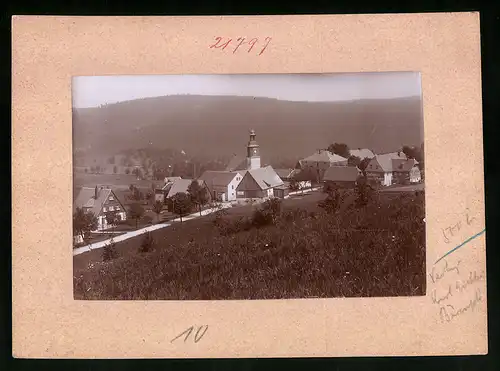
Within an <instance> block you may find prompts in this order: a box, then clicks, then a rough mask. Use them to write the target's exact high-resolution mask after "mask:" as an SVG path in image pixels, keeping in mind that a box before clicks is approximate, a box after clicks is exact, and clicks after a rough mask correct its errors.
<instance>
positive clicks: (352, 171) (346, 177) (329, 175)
mask: <svg viewBox="0 0 500 371" xmlns="http://www.w3.org/2000/svg"><path fill="white" fill-rule="evenodd" d="M360 174H361V172H360V171H359V169H358V168H357V167H354V166H330V167H329V168H328V169H327V170H326V171H325V175H324V176H323V180H326V181H333V182H355V181H356V179H358V176H359V175H360Z"/></svg>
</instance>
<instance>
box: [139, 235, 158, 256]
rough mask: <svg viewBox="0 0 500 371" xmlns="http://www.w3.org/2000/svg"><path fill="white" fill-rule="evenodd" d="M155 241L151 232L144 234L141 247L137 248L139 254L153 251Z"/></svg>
mask: <svg viewBox="0 0 500 371" xmlns="http://www.w3.org/2000/svg"><path fill="white" fill-rule="evenodd" d="M154 244H155V241H154V239H153V235H152V234H151V232H149V231H148V232H146V233H145V234H144V237H143V238H142V241H141V245H140V246H139V252H149V251H151V250H152V249H153V247H154Z"/></svg>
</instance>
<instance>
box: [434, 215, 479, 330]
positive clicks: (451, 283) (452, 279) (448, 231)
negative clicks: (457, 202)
mask: <svg viewBox="0 0 500 371" xmlns="http://www.w3.org/2000/svg"><path fill="white" fill-rule="evenodd" d="M476 220H477V218H475V217H473V216H472V215H471V214H470V212H469V210H466V212H465V213H464V216H463V218H462V219H457V221H456V222H454V223H453V224H452V225H450V226H447V227H446V228H442V230H441V231H442V234H443V242H444V243H445V244H448V245H449V244H453V245H452V246H454V247H453V248H452V249H450V250H449V251H447V252H446V253H445V254H443V255H442V256H441V257H440V258H439V259H437V260H436V262H435V263H434V265H433V267H432V269H431V271H430V273H429V283H430V285H431V287H432V290H431V301H432V304H433V305H435V306H436V308H437V310H438V312H439V319H440V321H441V322H443V323H448V322H452V321H454V320H455V319H456V318H457V317H460V316H462V315H463V314H465V313H468V312H474V311H475V310H476V308H477V306H478V305H479V304H480V303H481V302H483V301H484V300H485V294H486V293H485V292H483V291H482V286H481V285H480V284H479V283H480V282H482V281H485V280H486V272H485V271H483V270H475V269H468V268H467V262H466V261H463V260H462V259H460V255H459V254H458V253H456V251H457V250H459V249H460V248H462V247H464V246H465V245H466V244H468V243H470V242H471V241H472V240H473V239H475V238H477V237H479V236H480V235H481V234H483V233H484V229H483V230H482V231H480V232H477V233H475V234H472V236H471V237H470V238H468V239H466V240H465V241H463V242H461V241H457V238H458V232H459V231H460V230H464V229H466V228H467V230H468V231H471V232H472V231H473V230H474V229H473V227H474V226H475V224H476V223H474V222H475V221H476ZM452 253H455V254H454V255H451V254H452Z"/></svg>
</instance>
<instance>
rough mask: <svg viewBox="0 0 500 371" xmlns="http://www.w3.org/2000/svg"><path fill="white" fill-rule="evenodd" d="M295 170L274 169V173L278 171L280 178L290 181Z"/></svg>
mask: <svg viewBox="0 0 500 371" xmlns="http://www.w3.org/2000/svg"><path fill="white" fill-rule="evenodd" d="M293 170H294V169H274V171H276V174H278V176H279V177H280V178H281V179H289V178H291V177H292V175H293V174H292V172H293Z"/></svg>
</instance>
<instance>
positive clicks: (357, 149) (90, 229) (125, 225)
mask: <svg viewBox="0 0 500 371" xmlns="http://www.w3.org/2000/svg"><path fill="white" fill-rule="evenodd" d="M72 102H73V109H72V112H73V117H72V121H73V283H74V298H75V299H78V300H225V299H230V300H244V299H306V298H337V297H394V296H417V295H425V292H426V267H425V256H426V246H425V241H426V238H425V237H426V236H425V186H424V184H425V166H424V123H423V103H422V91H421V76H420V73H419V72H373V73H366V72H364V73H331V74H316V73H314V74H238V75H137V76H77V77H73V80H72Z"/></svg>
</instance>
